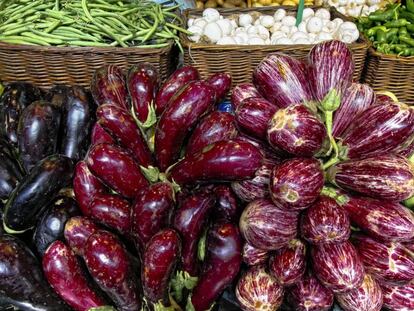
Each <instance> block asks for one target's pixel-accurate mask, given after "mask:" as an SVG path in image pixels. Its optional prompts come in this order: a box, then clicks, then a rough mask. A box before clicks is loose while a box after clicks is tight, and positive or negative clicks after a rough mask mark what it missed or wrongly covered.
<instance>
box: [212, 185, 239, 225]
mask: <svg viewBox="0 0 414 311" xmlns="http://www.w3.org/2000/svg"><path fill="white" fill-rule="evenodd" d="M213 191H214V194H215V196H216V198H217V201H216V205H215V207H214V214H213V217H214V219H215V220H216V221H228V222H232V223H237V221H238V220H239V217H240V214H241V206H240V205H239V204H238V202H237V198H236V196H235V195H234V192H233V191H232V190H231V188H230V187H229V186H228V185H219V186H216V187H215V188H214V190H213Z"/></svg>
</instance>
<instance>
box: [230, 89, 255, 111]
mask: <svg viewBox="0 0 414 311" xmlns="http://www.w3.org/2000/svg"><path fill="white" fill-rule="evenodd" d="M250 97H262V96H261V95H260V93H259V91H258V90H257V89H256V88H255V86H254V85H253V84H252V83H242V84H239V85H237V86H236V87H235V88H234V89H233V91H232V93H231V103H232V104H233V105H234V108H236V109H237V107H238V106H239V105H240V104H241V102H242V101H244V100H245V99H247V98H250Z"/></svg>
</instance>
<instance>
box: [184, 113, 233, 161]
mask: <svg viewBox="0 0 414 311" xmlns="http://www.w3.org/2000/svg"><path fill="white" fill-rule="evenodd" d="M237 134H238V131H237V128H236V123H235V117H234V116H233V115H232V114H230V113H227V112H220V111H213V112H211V113H210V114H209V115H207V116H206V117H205V118H203V119H202V120H201V121H200V123H198V125H197V126H196V127H195V129H194V131H193V133H192V134H191V136H190V139H189V141H188V144H187V147H186V154H187V155H190V154H193V153H195V152H197V151H200V150H202V149H203V148H204V147H205V146H207V145H210V144H212V143H215V142H218V141H220V140H229V139H233V138H236V136H237Z"/></svg>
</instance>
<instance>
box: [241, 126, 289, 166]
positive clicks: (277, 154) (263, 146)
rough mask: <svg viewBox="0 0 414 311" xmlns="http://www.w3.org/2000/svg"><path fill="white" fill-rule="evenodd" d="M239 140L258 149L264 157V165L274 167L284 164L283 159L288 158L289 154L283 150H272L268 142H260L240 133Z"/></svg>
mask: <svg viewBox="0 0 414 311" xmlns="http://www.w3.org/2000/svg"><path fill="white" fill-rule="evenodd" d="M237 139H238V140H241V141H244V142H247V143H250V144H252V145H253V146H255V147H257V148H258V149H259V150H260V152H261V153H262V155H263V164H268V165H271V166H274V165H276V164H279V163H280V162H282V159H284V158H285V157H286V156H287V154H286V153H285V152H283V151H282V150H276V149H274V148H271V147H270V145H269V144H268V143H267V142H266V141H263V140H259V139H257V138H254V137H252V136H249V135H246V134H244V133H239V136H237Z"/></svg>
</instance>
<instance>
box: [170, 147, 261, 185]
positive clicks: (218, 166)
mask: <svg viewBox="0 0 414 311" xmlns="http://www.w3.org/2000/svg"><path fill="white" fill-rule="evenodd" d="M261 164H262V154H261V152H260V151H259V149H257V148H256V147H255V146H253V145H252V144H250V143H247V142H244V141H240V140H228V141H219V142H216V143H213V144H210V145H208V146H206V147H205V148H203V149H202V150H201V151H199V152H196V153H194V154H191V155H189V156H187V157H185V158H184V159H183V160H181V161H179V162H178V163H177V164H176V165H175V166H174V167H173V168H172V169H171V171H170V174H169V176H170V178H171V179H172V180H174V181H175V182H176V183H178V184H191V183H194V182H200V181H214V180H220V181H223V180H225V181H235V180H243V179H248V178H251V177H253V176H254V174H255V172H256V170H257V169H259V167H260V166H261Z"/></svg>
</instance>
